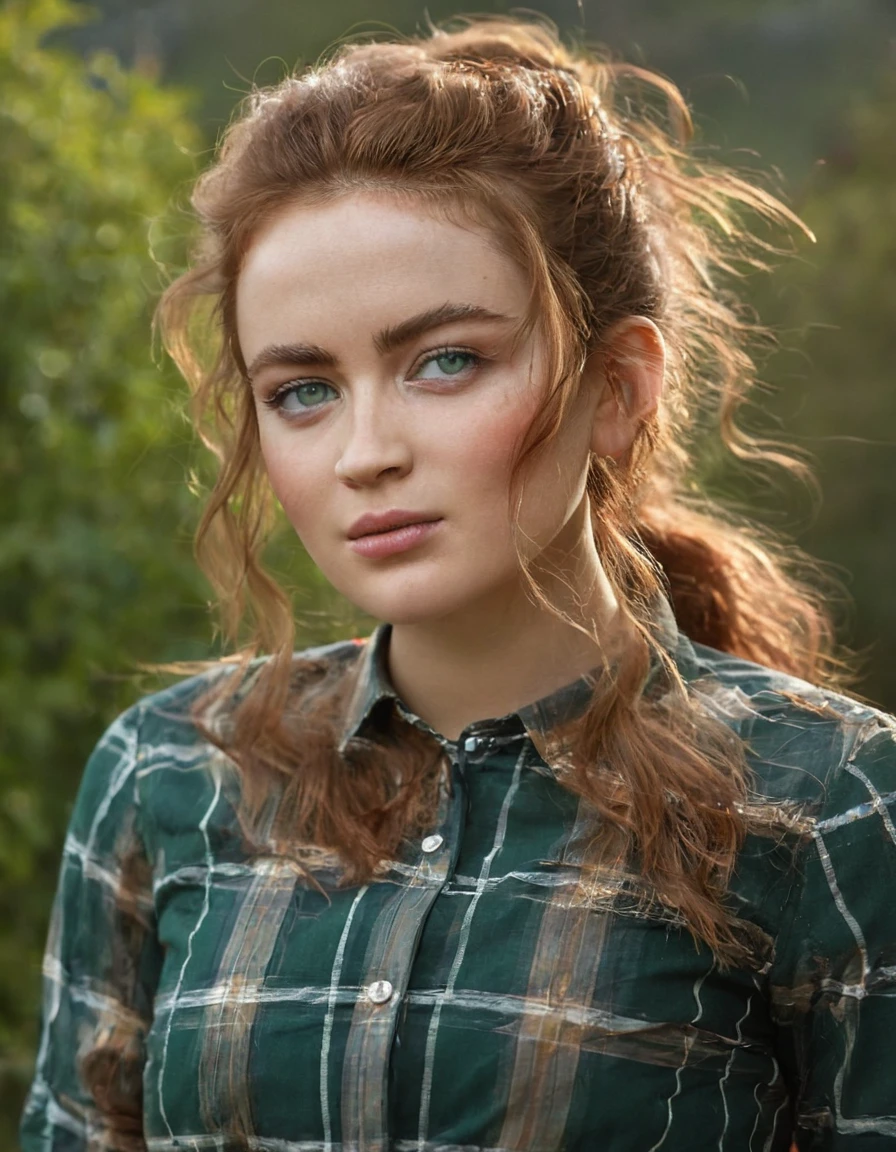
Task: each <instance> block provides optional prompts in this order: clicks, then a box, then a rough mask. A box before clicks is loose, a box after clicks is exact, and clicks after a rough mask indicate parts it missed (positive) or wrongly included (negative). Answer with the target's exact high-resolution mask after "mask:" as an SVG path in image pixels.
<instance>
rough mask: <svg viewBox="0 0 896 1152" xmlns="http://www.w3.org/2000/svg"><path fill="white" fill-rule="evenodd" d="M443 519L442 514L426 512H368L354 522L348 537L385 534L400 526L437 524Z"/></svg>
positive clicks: (359, 537)
mask: <svg viewBox="0 0 896 1152" xmlns="http://www.w3.org/2000/svg"><path fill="white" fill-rule="evenodd" d="M441 519H442V517H441V516H432V515H430V514H429V513H426V512H403V511H389V512H368V513H366V514H365V515H364V516H361V517H359V519H357V520H356V521H355V522H354V524H352V526H351V528H349V530H348V538H349V540H360V539H362V538H363V537H365V536H383V535H385V534H386V533H388V532H395V531H397V530H398V529H400V528H410V527H412V526H414V527H416V526H418V525H424V524H436V523H438V522H439V521H440V520H441Z"/></svg>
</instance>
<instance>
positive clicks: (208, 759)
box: [80, 640, 364, 809]
mask: <svg viewBox="0 0 896 1152" xmlns="http://www.w3.org/2000/svg"><path fill="white" fill-rule="evenodd" d="M363 648H364V642H363V641H356V640H348V641H338V642H336V643H333V644H325V645H320V646H316V647H311V648H306V649H303V650H302V651H298V652H296V653H295V654H294V656H293V668H294V676H293V679H292V682H293V685H294V690H295V693H296V695H297V696H298V697H300V696H301V695H302V694H303V693H304V692H310V691H313V690H314V685H315V684H317V683H319V680H320V677H321V675H323V676H325V677H326V678H327V679H328V680H339V679H341V678H342V677H343V676H345V677H349V676H350V675H351V672H352V669H353V668H354V667H355V666H356V665H357V663H358V660H359V659H360V655H361V653H362V652H363ZM268 660H269V658H268V657H260V658H258V659H256V660H253V661H251V662H250V663H249V664H242V665H238V664H235V663H234V662H232V661H226V660H222V661H219V662H216V663H210V664H208V665H207V666H206V667H203V668H202V669H201V670H200V671H196V672H193V673H192V674H191V675H189V676H185V677H183V678H181V679H179V680H177V681H176V682H175V683H173V684H170V685H168V686H166V687H164V688H162V689H160V690H157V691H155V692H151V693H148V694H147V695H145V696H143V697H141V698H140V699H138V700H137V701H136V702H135V703H134V704H132V705H131V706H130V707H129V708H127V709H126V710H125V711H124V712H122V713H121V714H120V715H119V716H117V717H116V718H115V719H114V720H113V721H112V723H111V724H110V725H109V726H108V727H107V728H106V730H105V732H103V734H102V736H101V737H100V739H99V741H98V742H97V744H96V746H95V748H94V750H93V753H92V754H91V756H90V759H89V760H88V763H87V768H86V770H85V773H84V777H83V780H82V784H81V797H80V800H81V801H84V800H85V799H87V807H88V808H90V809H94V808H95V807H96V806H97V805H100V806H102V804H103V802H104V800H106V801H107V800H108V797H109V795H110V793H112V794H115V795H118V794H125V793H127V792H131V791H133V790H135V789H137V788H138V786H139V781H140V780H141V779H142V778H145V777H148V776H150V775H151V774H153V773H155V772H157V771H158V770H159V769H160V768H163V767H164V768H167V769H169V770H172V771H176V772H189V771H191V770H193V771H195V770H196V769H203V770H207V769H208V768H209V767H210V766H211V765H212V764H220V763H222V762H226V761H227V759H228V758H227V757H226V755H225V754H224V753H223V752H222V751H221V747H220V745H219V744H218V743H217V742H216V741H214V740H212V739H210V735H209V734H213V733H215V732H216V731H220V732H223V730H224V728H225V727H226V724H227V722H228V718H229V716H230V714H231V713H232V711H233V709H234V708H235V706H236V705H237V704H238V703H239V701H240V700H242V699H244V698H245V696H246V695H247V694H248V693H249V692H250V691H251V690H252V688H253V686H259V682H260V680H261V678H262V675H263V672H264V669H265V667H266V666H267V664H268ZM296 703H298V704H299V706H301V700H299V699H297V700H296ZM85 793H87V794H89V797H85Z"/></svg>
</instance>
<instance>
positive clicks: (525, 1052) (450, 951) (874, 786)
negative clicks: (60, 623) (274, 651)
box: [21, 627, 896, 1152]
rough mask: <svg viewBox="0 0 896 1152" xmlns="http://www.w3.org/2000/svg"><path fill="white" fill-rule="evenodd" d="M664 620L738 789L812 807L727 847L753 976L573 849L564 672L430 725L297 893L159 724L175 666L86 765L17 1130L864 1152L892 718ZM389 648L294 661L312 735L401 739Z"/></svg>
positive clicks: (888, 1008)
mask: <svg viewBox="0 0 896 1152" xmlns="http://www.w3.org/2000/svg"><path fill="white" fill-rule="evenodd" d="M668 642H669V644H670V645H671V646H672V649H673V651H674V655H675V659H676V661H677V664H678V667H679V669H680V671H681V673H682V675H683V676H684V678H685V679H686V680H687V681H688V682H689V683H690V684H691V685H692V689H693V690H694V691H695V692H698V693H700V694H701V697H702V698H703V699H704V700H705V702H706V705H707V707H710V708H711V709H713V710H714V711H715V712H716V713H717V714H718V715H720V716H723V717H724V718H725V719H726V721H727V722H728V723H729V724H730V725H731V726H732V727H733V728H734V729H735V730H736V731H737V732H738V733H739V735H740V736H741V737H742V738H743V739H744V740H745V741H746V744H747V748H748V751H749V758H750V763H751V766H752V769H753V772H754V773H755V789H756V792H757V795H758V798H759V799H760V800H762V801H763V802H767V803H769V804H771V805H775V804H780V803H782V802H786V801H788V800H789V801H795V802H797V803H799V804H800V805H801V806H803V808H804V810H805V813H806V814H807V816H809V817H811V823H810V827H809V830H808V831H806V832H803V833H801V834H793V835H791V836H788V837H783V838H778V839H774V838H766V837H760V836H750V837H749V838H748V840H747V842H746V844H745V846H744V849H743V851H742V852H741V854H740V857H739V860H738V865H737V869H736V875H735V878H734V882H733V885H732V890H731V900H732V902H733V906H734V908H735V910H736V912H737V915H738V916H740V917H742V918H743V919H744V920H746V921H749V922H750V923H752V924H754V925H756V926H757V927H758V928H759V929H761V931H762V932H763V933H764V934H765V936H766V938H767V940H768V954H767V957H766V958H765V962H764V963H763V964H761V965H760V966H758V967H757V968H756V969H749V970H748V969H746V968H743V969H738V968H735V969H732V970H729V971H727V972H725V973H722V972H720V971H719V969H718V966H717V965H715V964H714V963H713V959H712V956H711V955H710V953H709V952H708V950H707V949H705V948H704V947H700V946H697V945H696V944H695V943H694V940H693V938H692V937H691V936H690V934H689V933H688V932H687V931H686V930H685V929H684V928H683V927H682V926H681V924H680V923H678V922H677V920H676V918H675V916H674V915H672V914H664V913H663V911H662V910H659V911H657V910H654V911H651V912H650V913H649V914H645V913H644V912H643V911H641V910H639V909H638V907H637V905H636V904H634V903H633V902H631V901H627V900H626V898H625V882H624V881H625V878H624V877H621V878H620V877H619V876H617V875H611V874H605V875H604V874H601V872H600V870H597V872H595V870H594V869H593V868H592V869H589V868H588V867H587V865H588V860H589V854H590V853H591V852H592V851H593V845H594V838H595V823H594V817H593V814H592V813H591V812H589V811H588V810H587V806H586V805H585V804H584V803H583V802H580V801H579V800H578V799H577V798H576V797H574V796H573V795H572V794H571V793H570V792H569V791H568V790H567V789H566V788H564V787H563V786H562V784H561V783H559V782H558V779H557V775H558V771H559V769H558V764H557V762H556V755H557V750H556V748H555V747H554V745H553V744H552V740H551V733H552V728H553V727H554V726H555V725H556V724H557V723H558V722H559V720H560V719H565V718H568V717H569V716H570V715H573V714H574V713H575V711H576V709H577V708H579V707H581V701H582V698H583V697H582V693H583V692H586V693H587V684H586V683H585V682H584V681H583V682H577V683H576V684H574V685H570V686H569V687H568V688H566V689H564V690H562V691H561V692H559V693H555V694H554V695H553V696H551V697H549V698H547V699H546V700H542V701H539V703H538V704H537V705H533V706H531V707H529V708H526V709H523V710H521V711H520V712H519V713H514V714H512V715H511V716H507V717H503V718H500V719H498V720H493V721H484V722H481V723H477V724H474V725H471V726H470V727H469V728H468V729H466V730H465V732H464V733H462V735H461V737H460V738H459V739H458V740H457V741H456V742H449V741H446V740H443V739H441V738H439V737H437V736H436V735H435V734H431V735H432V740H433V743H434V747H435V748H436V751H437V752H439V751H441V753H442V754H443V756H444V765H445V772H444V778H443V781H444V782H443V787H442V790H441V795H440V802H439V810H438V813H437V816H436V819H435V821H434V823H433V827H432V828H431V830H430V831H429V832H428V833H427V834H426V835H425V836H423V837H421V838H418V839H417V840H415V841H414V842H409V843H407V844H406V846H405V848H404V850H403V852H402V854H401V858H400V859H396V860H394V861H392V862H390V863H389V865H388V866H386V867H384V868H383V869H382V871H381V872H380V873H379V874H378V875H377V876H376V878H375V880H373V881H372V882H371V883H369V884H367V885H365V886H362V887H339V885H338V880H339V874H338V862H333V861H328V860H327V859H324V858H322V860H321V866H320V869H319V871H318V873H317V875H316V880H317V883H316V884H311V883H309V882H308V881H307V879H305V878H304V877H303V875H302V873H301V870H300V869H298V868H297V867H296V866H295V865H294V864H293V863H291V862H290V861H289V860H285V859H283V858H278V857H277V856H274V855H270V854H264V853H258V852H253V851H250V849H249V848H248V846H247V844H246V840H245V837H244V835H243V833H242V832H241V828H240V824H239V822H238V820H237V818H236V815H235V806H236V803H237V800H238V777H237V775H236V773H235V771H234V770H233V766H232V765H231V764H230V763H229V761H228V760H227V758H226V757H225V756H224V755H223V754H222V753H220V752H219V751H217V750H215V749H214V748H213V747H212V746H211V745H209V744H208V743H207V742H206V741H204V740H203V739H202V738H200V736H199V735H198V734H197V732H196V729H195V728H194V726H193V724H192V722H191V721H190V719H189V709H190V705H191V702H192V701H193V700H194V699H195V698H196V697H197V695H198V694H199V693H201V692H202V691H203V690H204V688H205V687H207V677H199V678H193V679H191V680H187V681H184V682H182V683H181V684H179V685H177V686H175V687H174V688H172V689H169V690H167V691H165V692H162V693H159V694H156V695H154V696H151V697H148V698H146V699H144V700H143V701H142V702H140V703H139V704H138V705H136V706H135V707H134V708H132V709H131V710H129V711H128V712H126V713H125V714H124V715H123V716H122V717H120V718H119V719H118V720H117V721H116V722H115V723H114V724H113V725H112V726H111V728H110V729H109V730H108V731H107V732H106V734H105V735H104V736H103V738H102V739H101V740H100V742H99V744H98V746H97V748H96V751H95V752H94V754H93V756H92V757H91V759H90V761H89V764H88V766H87V769H86V773H85V776H84V780H83V783H82V786H81V789H80V793H79V796H78V799H77V802H76V806H75V809H74V814H73V816H72V819H71V825H70V828H69V832H68V836H67V839H66V842H65V848H64V856H63V861H62V868H61V874H60V881H59V889H58V895H57V899H56V903H55V906H54V910H53V915H52V921H51V925H50V932H49V940H48V945H47V952H46V959H45V963H44V987H45V992H44V1001H43V1014H42V1024H41V1034H40V1047H39V1052H38V1057H37V1067H36V1072H35V1078H34V1082H33V1085H32V1088H31V1092H30V1095H29V1097H28V1101H27V1104H26V1109H25V1113H24V1116H23V1120H22V1129H21V1132H22V1147H23V1152H51V1150H52V1152H86V1150H88V1149H90V1150H91V1152H143V1150H144V1149H148V1150H151V1152H169V1150H173V1149H193V1150H196V1152H205V1150H212V1149H214V1150H216V1152H236V1150H238V1149H258V1150H259V1152H261V1150H264V1152H308V1150H312V1149H327V1150H330V1152H342V1150H349V1149H351V1150H366V1152H386V1150H391V1149H394V1150H397V1152H411V1150H412V1149H416V1150H420V1152H461V1150H466V1152H474V1150H479V1149H481V1150H485V1149H489V1150H498V1149H503V1150H508V1152H509V1150H523V1149H525V1150H526V1152H558V1150H560V1149H564V1150H567V1152H586V1150H587V1152H593V1150H595V1149H601V1150H606V1152H657V1150H659V1149H663V1150H664V1152H684V1150H687V1152H694V1150H701V1149H710V1148H712V1149H716V1148H718V1149H720V1150H724V1149H730V1150H737V1152H759V1150H766V1152H784V1150H786V1149H788V1148H789V1147H790V1145H791V1141H792V1140H795V1142H796V1144H797V1146H798V1147H799V1148H800V1149H833V1150H839V1152H847V1150H852V1149H856V1150H861V1152H874V1150H875V1149H881V1150H883V1149H896V1058H894V1056H893V1054H892V1053H893V1037H894V1035H896V896H894V893H896V826H894V825H896V744H894V722H893V721H892V720H891V719H890V718H888V717H886V716H883V715H881V714H880V713H877V712H875V711H873V710H872V709H869V708H867V707H865V706H862V705H859V704H857V703H855V702H853V701H851V700H848V699H846V698H844V697H841V696H837V695H834V694H831V693H826V692H822V691H820V690H818V689H815V688H812V687H810V686H808V685H806V684H803V683H801V682H799V681H795V680H792V679H790V678H788V677H786V676H783V675H781V674H778V673H775V672H771V671H769V670H767V669H764V668H760V667H757V666H755V665H752V664H748V663H746V662H744V661H741V660H738V659H734V658H732V657H729V656H726V655H724V654H722V653H719V652H715V651H713V650H710V649H707V648H702V647H699V646H695V645H692V644H690V643H689V642H688V641H687V639H685V638H684V637H679V636H677V634H675V632H674V627H673V628H671V630H670V635H669V637H668ZM387 643H388V629H386V628H381V629H379V630H378V631H377V632H376V633H375V634H374V637H373V639H372V640H371V641H370V642H369V643H367V644H357V643H344V644H337V645H332V646H329V647H327V648H325V649H317V650H314V651H312V652H309V653H305V654H300V655H299V656H297V658H296V659H297V662H298V663H301V662H302V661H303V660H306V661H314V662H317V663H319V662H321V661H323V662H324V663H325V664H326V665H327V667H328V668H329V670H330V672H329V674H330V675H331V676H333V677H336V678H337V679H340V678H344V681H345V685H346V694H345V699H346V707H345V713H344V717H343V741H342V747H343V749H345V748H347V747H348V746H349V745H350V744H351V742H352V741H357V740H363V739H370V738H373V737H375V735H376V733H377V732H378V731H382V730H384V729H388V730H389V732H390V733H391V736H392V738H400V735H401V731H402V726H403V725H408V724H416V725H417V726H418V727H421V726H422V727H424V728H425V725H423V722H422V721H420V720H418V719H417V718H416V717H414V716H412V715H411V714H409V713H408V712H407V711H406V710H405V709H404V708H403V706H402V705H401V703H400V701H398V700H397V699H396V698H395V693H394V690H393V689H392V688H391V685H390V684H389V682H388V676H387V674H386V670H385V661H384V652H385V650H386V646H387ZM585 698H587V695H586V697H585ZM427 731H429V730H427ZM437 745H438V746H440V747H437ZM598 831H599V830H598Z"/></svg>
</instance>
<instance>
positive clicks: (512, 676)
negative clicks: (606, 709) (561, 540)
mask: <svg viewBox="0 0 896 1152" xmlns="http://www.w3.org/2000/svg"><path fill="white" fill-rule="evenodd" d="M533 575H534V576H535V577H536V579H537V581H538V586H539V588H541V589H542V590H543V591H544V594H545V597H546V598H547V599H548V601H549V603H551V604H553V605H555V606H556V607H557V608H559V609H560V610H561V612H562V613H563V614H564V615H565V616H566V617H567V619H564V618H562V617H558V616H557V615H556V614H555V613H554V612H552V611H551V610H550V609H549V608H547V607H545V606H544V605H543V604H539V603H538V602H537V601H536V600H535V599H534V598H533V596H532V594H531V593H530V592H529V591H527V587H526V583H525V581H524V580H523V579H522V578H520V579H519V580H517V581H516V582H515V583H514V584H512V585H511V586H509V587H504V588H501V589H499V590H492V592H491V593H490V595H489V596H488V597H487V598H484V599H483V600H482V601H481V602H477V603H474V604H469V605H465V606H464V609H463V611H462V612H458V613H452V614H451V615H450V616H447V617H444V618H441V619H438V620H428V621H425V622H422V623H414V624H396V625H393V628H392V636H391V641H390V645H389V670H390V675H391V677H392V681H393V683H394V685H395V688H396V690H397V692H398V694H399V696H400V697H401V698H402V700H403V701H404V702H405V704H406V705H407V706H408V707H409V708H410V709H411V710H412V711H413V712H415V713H416V714H417V715H418V716H420V717H421V718H422V719H423V720H425V721H426V722H427V723H428V724H429V725H430V726H431V727H432V728H434V729H435V730H436V731H437V732H441V733H442V734H443V735H444V736H446V737H448V738H449V739H452V740H453V739H456V738H457V737H458V736H459V735H460V733H461V732H462V731H463V730H464V728H466V727H467V726H468V725H469V724H471V723H472V722H473V721H475V720H484V719H487V718H490V717H495V716H503V715H506V714H507V713H508V712H514V711H516V710H518V709H519V708H521V707H523V706H524V705H526V704H530V703H532V702H533V701H535V700H538V699H540V698H541V697H543V696H547V695H549V694H550V693H551V692H553V691H556V689H558V688H561V687H563V685H565V684H568V683H570V682H571V681H572V680H575V679H576V678H577V677H578V676H581V675H583V674H584V673H586V672H589V671H591V670H592V669H594V668H596V667H599V666H601V665H602V664H604V663H606V662H607V661H608V660H609V659H611V658H612V656H613V655H614V654H616V653H617V652H618V650H619V647H620V645H621V644H623V643H624V642H625V638H626V636H627V634H628V633H627V629H626V628H625V626H624V622H623V620H622V616H621V612H620V610H619V605H618V602H617V600H616V597H615V595H614V593H613V590H612V587H611V585H610V583H609V580H608V579H607V576H606V573H605V572H604V570H603V568H602V566H601V564H600V561H599V558H598V556H597V553H596V550H595V549H594V546H593V542H592V541H591V536H590V532H588V533H587V546H586V547H585V548H584V549H576V555H575V557H573V556H572V555H571V554H570V553H568V552H567V553H566V554H565V555H563V556H562V557H558V556H557V555H556V554H555V555H554V556H553V557H551V558H550V560H549V561H547V560H545V558H542V560H541V562H540V563H539V565H538V567H537V569H536V570H535V571H533Z"/></svg>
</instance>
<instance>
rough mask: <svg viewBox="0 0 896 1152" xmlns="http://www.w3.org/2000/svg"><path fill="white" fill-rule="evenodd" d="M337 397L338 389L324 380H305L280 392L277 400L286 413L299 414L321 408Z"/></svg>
mask: <svg viewBox="0 0 896 1152" xmlns="http://www.w3.org/2000/svg"><path fill="white" fill-rule="evenodd" d="M335 396H336V389H335V388H333V386H332V385H331V384H325V383H324V382H323V381H322V380H305V381H303V382H301V383H297V384H293V385H292V386H291V387H289V388H287V389H285V390H284V391H283V392H280V393H279V394H278V395H277V397H276V399H277V401H278V406H279V407H280V408H281V409H282V410H283V411H284V412H299V411H301V410H302V409H305V410H307V409H308V408H319V407H320V405H321V404H324V403H326V401H328V400H332V399H333V398H334V397H335Z"/></svg>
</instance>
